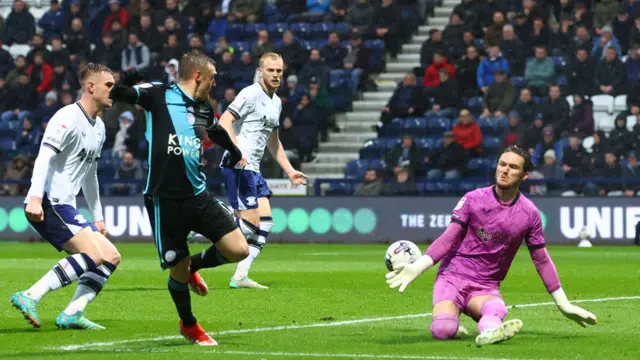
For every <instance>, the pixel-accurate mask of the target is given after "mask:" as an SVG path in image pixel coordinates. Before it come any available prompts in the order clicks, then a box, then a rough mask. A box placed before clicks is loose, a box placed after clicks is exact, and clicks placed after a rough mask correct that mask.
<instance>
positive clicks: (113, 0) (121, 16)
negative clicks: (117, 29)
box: [102, 0, 129, 34]
mask: <svg viewBox="0 0 640 360" xmlns="http://www.w3.org/2000/svg"><path fill="white" fill-rule="evenodd" d="M109 9H110V10H111V13H110V14H109V15H107V18H106V19H104V24H103V25H102V33H103V34H105V33H108V32H109V30H111V22H112V21H113V20H118V21H120V25H122V27H123V28H125V29H126V28H127V23H129V12H128V11H127V9H125V8H123V7H121V6H120V1H119V0H109Z"/></svg>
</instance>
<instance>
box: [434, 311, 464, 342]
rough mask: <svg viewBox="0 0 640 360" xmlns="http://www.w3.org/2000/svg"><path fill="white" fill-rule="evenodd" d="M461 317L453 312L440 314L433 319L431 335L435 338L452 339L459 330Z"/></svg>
mask: <svg viewBox="0 0 640 360" xmlns="http://www.w3.org/2000/svg"><path fill="white" fill-rule="evenodd" d="M459 326H460V318H459V317H458V316H457V315H453V314H440V315H436V316H434V317H433V319H431V336H433V338H434V339H438V340H446V339H452V338H453V337H454V336H456V333H457V332H458V327H459Z"/></svg>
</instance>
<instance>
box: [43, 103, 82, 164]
mask: <svg viewBox="0 0 640 360" xmlns="http://www.w3.org/2000/svg"><path fill="white" fill-rule="evenodd" d="M66 113H67V112H66V111H58V112H57V113H56V114H55V115H53V117H52V118H51V121H49V123H48V124H47V128H46V130H45V131H44V136H43V137H42V144H41V146H46V147H48V148H49V149H51V150H53V151H55V153H56V154H59V153H60V152H61V151H63V150H64V149H65V148H66V147H67V146H68V145H69V144H71V143H72V142H73V140H74V138H75V137H74V132H73V127H74V125H73V124H72V121H71V119H73V117H72V116H67V115H68V114H66Z"/></svg>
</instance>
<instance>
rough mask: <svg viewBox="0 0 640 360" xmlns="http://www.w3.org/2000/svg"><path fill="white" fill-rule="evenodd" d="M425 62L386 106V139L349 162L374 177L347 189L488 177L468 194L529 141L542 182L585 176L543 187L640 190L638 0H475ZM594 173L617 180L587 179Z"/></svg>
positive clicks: (430, 189) (433, 42) (422, 187)
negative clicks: (507, 153) (503, 157)
mask: <svg viewBox="0 0 640 360" xmlns="http://www.w3.org/2000/svg"><path fill="white" fill-rule="evenodd" d="M420 62H421V67H419V68H416V69H414V71H413V72H410V73H407V74H406V75H405V78H404V80H403V82H402V83H401V84H400V85H399V86H398V88H397V89H396V90H395V92H394V94H393V96H392V97H391V99H390V100H389V102H388V104H387V106H386V107H385V108H384V109H383V110H382V114H381V116H380V123H379V125H378V126H377V127H376V130H377V131H378V134H379V138H378V139H375V140H372V141H368V142H367V143H365V145H364V147H363V148H362V149H361V151H360V156H361V160H357V161H354V162H352V163H350V164H348V166H347V170H346V173H347V176H348V177H349V176H351V177H356V178H357V177H359V176H361V175H363V174H364V176H365V177H364V180H363V181H362V183H361V184H360V185H359V186H357V187H356V188H355V189H352V188H348V189H345V188H344V187H342V188H341V185H340V184H338V185H337V186H336V187H335V188H334V189H333V190H334V191H335V192H336V193H340V192H351V191H355V194H356V195H369V196H374V195H380V194H389V195H398V194H405V195H406V194H416V193H451V192H455V190H456V189H455V186H456V182H455V181H452V180H456V179H462V180H470V181H472V180H474V179H475V180H478V181H477V182H476V184H474V183H473V182H467V181H463V182H462V183H458V185H459V186H460V187H459V188H458V190H461V191H465V190H466V191H468V190H470V189H472V188H474V185H479V184H482V183H487V184H488V181H487V180H488V179H490V177H491V176H492V175H491V174H492V173H493V169H494V168H495V163H496V159H497V155H498V154H499V153H500V151H501V150H502V149H504V148H506V147H507V146H509V145H519V146H522V147H524V148H526V149H528V150H529V152H530V153H531V154H532V158H533V161H534V165H535V171H534V172H533V173H532V174H531V178H532V179H550V180H563V179H568V180H571V179H573V180H574V181H573V183H571V181H565V184H562V181H560V182H557V183H555V184H554V183H551V182H550V183H547V185H541V184H532V185H531V186H529V187H528V189H526V190H528V191H529V192H530V193H532V194H536V195H543V194H553V195H565V196H571V195H576V194H586V195H609V196H616V195H617V196H620V195H625V196H636V195H638V194H640V193H639V192H638V191H639V190H640V187H639V186H638V185H639V183H638V181H639V180H640V169H638V158H637V156H638V155H637V153H636V152H637V151H640V118H639V117H638V116H639V115H640V7H639V6H638V4H637V3H636V2H635V1H632V0H631V1H629V0H625V1H622V2H618V1H615V0H601V1H594V2H592V1H586V2H582V1H572V0H560V1H544V0H539V1H535V0H522V1H520V0H515V1H514V0H511V1H504V0H486V1H477V0H463V1H461V3H460V4H459V5H457V6H456V7H455V9H454V11H453V13H452V14H451V15H450V21H449V24H448V25H447V26H446V28H445V29H444V31H440V30H438V29H433V30H431V31H430V36H429V38H428V39H427V40H426V41H425V42H424V43H423V44H422V48H421V53H420ZM381 160H382V161H381ZM423 176H424V177H425V178H426V179H427V180H426V181H421V180H420V177H423ZM585 177H600V178H601V179H603V180H605V181H603V183H598V182H586V184H576V182H577V180H578V179H580V178H585ZM619 178H623V180H622V181H617V182H616V179H619ZM384 179H387V180H388V179H391V181H390V182H389V181H387V183H386V184H385V183H384ZM483 179H484V180H485V181H482V180H483ZM442 180H445V181H444V182H443V181H442ZM606 180H610V181H606Z"/></svg>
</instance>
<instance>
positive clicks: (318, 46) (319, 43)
mask: <svg viewBox="0 0 640 360" xmlns="http://www.w3.org/2000/svg"><path fill="white" fill-rule="evenodd" d="M313 44H314V46H315V48H316V49H318V50H322V48H323V47H325V46H327V45H328V44H329V40H316V41H314V42H313Z"/></svg>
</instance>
